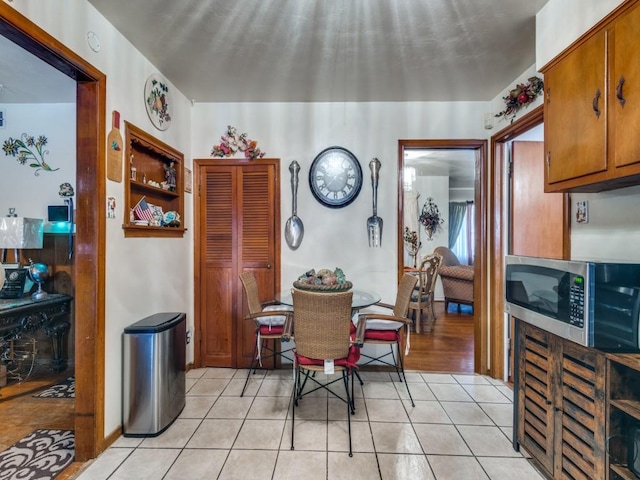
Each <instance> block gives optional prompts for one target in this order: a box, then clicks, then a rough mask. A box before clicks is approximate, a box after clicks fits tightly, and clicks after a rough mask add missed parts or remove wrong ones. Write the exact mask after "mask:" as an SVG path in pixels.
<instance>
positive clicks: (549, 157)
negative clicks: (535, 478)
mask: <svg viewBox="0 0 640 480" xmlns="http://www.w3.org/2000/svg"><path fill="white" fill-rule="evenodd" d="M550 167H551V151H550V150H547V170H548V169H549V168H550Z"/></svg>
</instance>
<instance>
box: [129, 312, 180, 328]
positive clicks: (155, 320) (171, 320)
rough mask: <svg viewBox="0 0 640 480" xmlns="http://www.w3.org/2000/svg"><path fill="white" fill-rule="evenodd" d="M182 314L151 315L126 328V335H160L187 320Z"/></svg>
mask: <svg viewBox="0 0 640 480" xmlns="http://www.w3.org/2000/svg"><path fill="white" fill-rule="evenodd" d="M185 316H186V315H185V314H184V313H182V312H164V313H156V314H154V315H150V316H148V317H147V318H143V319H142V320H139V321H137V322H136V323H133V324H131V325H129V326H128V327H126V328H125V329H124V333H158V332H162V331H164V330H168V329H169V328H172V327H173V326H175V325H176V324H178V323H180V321H182V320H183V319H184V318H185Z"/></svg>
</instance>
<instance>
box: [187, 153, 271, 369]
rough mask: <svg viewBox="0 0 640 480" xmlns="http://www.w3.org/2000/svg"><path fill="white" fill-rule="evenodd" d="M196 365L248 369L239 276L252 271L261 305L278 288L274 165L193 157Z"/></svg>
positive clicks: (248, 332) (249, 341)
mask: <svg viewBox="0 0 640 480" xmlns="http://www.w3.org/2000/svg"><path fill="white" fill-rule="evenodd" d="M194 162H195V163H194V165H195V169H196V170H195V173H196V178H197V180H198V191H199V193H198V195H197V201H196V204H195V216H194V217H195V219H196V222H197V223H196V226H195V229H196V235H195V241H196V244H195V250H196V265H195V269H196V272H195V276H196V284H195V287H196V299H195V312H196V337H197V338H199V342H198V343H197V344H196V352H195V354H196V362H197V365H198V366H215V367H231V368H248V367H249V366H251V361H252V359H253V353H254V347H255V345H256V338H255V336H254V331H255V324H254V323H253V322H252V321H247V320H245V319H244V318H245V317H246V315H247V314H248V313H249V312H248V309H247V302H246V300H245V299H244V291H243V288H242V283H241V282H240V279H239V275H240V274H241V273H243V272H244V271H247V270H251V271H252V272H253V273H254V274H255V277H256V280H257V282H258V291H259V292H260V295H261V298H260V300H261V301H268V300H273V299H274V297H275V294H276V293H277V292H278V291H279V290H280V202H279V201H278V199H279V198H280V183H279V178H280V161H279V160H278V159H267V158H261V159H254V160H250V161H249V160H245V159H196V160H195V161H194Z"/></svg>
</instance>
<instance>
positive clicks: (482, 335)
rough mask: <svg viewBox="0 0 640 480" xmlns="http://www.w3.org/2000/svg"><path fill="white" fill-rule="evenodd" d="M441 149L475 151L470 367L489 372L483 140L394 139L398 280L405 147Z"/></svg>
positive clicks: (400, 266) (400, 270)
mask: <svg viewBox="0 0 640 480" xmlns="http://www.w3.org/2000/svg"><path fill="white" fill-rule="evenodd" d="M420 148H424V149H443V150H464V149H468V150H475V151H476V154H477V158H476V164H475V180H474V203H475V207H476V208H475V218H474V227H475V231H476V238H475V243H474V248H475V261H474V282H473V297H474V303H473V318H474V333H473V343H474V348H473V369H474V371H475V372H476V373H480V374H485V373H487V372H488V371H489V365H488V363H487V360H488V358H489V355H488V354H487V349H489V348H491V346H490V345H489V344H488V343H487V338H488V327H489V322H488V316H487V315H488V303H489V302H488V299H487V298H488V297H487V293H488V292H487V288H488V282H487V260H488V259H487V255H486V254H484V252H485V251H486V248H484V247H485V246H486V244H487V186H486V183H487V181H486V177H487V174H486V172H487V140H473V139H460V140H398V173H397V177H398V186H397V189H398V221H397V227H398V228H397V236H398V237H397V242H398V243H397V245H398V281H400V278H401V277H402V273H403V265H404V242H403V233H404V232H403V231H402V223H403V218H404V190H403V183H402V181H403V166H404V150H405V149H414V150H415V149H420Z"/></svg>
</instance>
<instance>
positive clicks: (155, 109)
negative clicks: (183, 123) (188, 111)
mask: <svg viewBox="0 0 640 480" xmlns="http://www.w3.org/2000/svg"><path fill="white" fill-rule="evenodd" d="M144 104H145V107H146V108H147V114H148V115H149V119H150V120H151V123H153V126H154V127H156V128H157V129H158V130H166V129H167V128H169V126H170V125H171V117H172V115H173V102H172V99H171V94H170V92H169V84H168V83H167V81H166V80H165V79H164V77H163V76H162V75H160V74H158V73H154V74H153V75H151V76H150V77H149V78H148V79H147V83H146V84H145V86H144Z"/></svg>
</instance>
